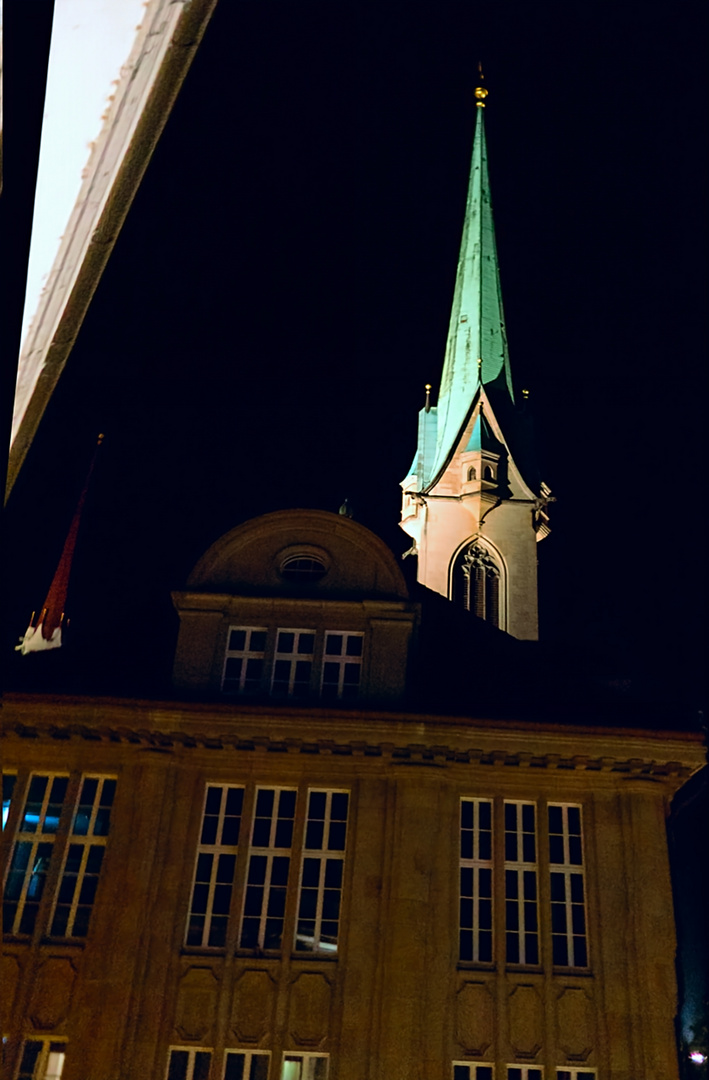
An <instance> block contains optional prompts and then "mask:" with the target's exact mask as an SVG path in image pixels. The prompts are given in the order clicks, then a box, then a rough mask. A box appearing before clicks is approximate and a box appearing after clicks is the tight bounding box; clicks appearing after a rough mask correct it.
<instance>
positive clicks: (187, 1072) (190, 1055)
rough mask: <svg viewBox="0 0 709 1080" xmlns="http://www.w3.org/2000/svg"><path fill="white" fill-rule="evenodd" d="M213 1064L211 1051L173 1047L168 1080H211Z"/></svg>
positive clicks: (169, 1056) (171, 1048) (170, 1054)
mask: <svg viewBox="0 0 709 1080" xmlns="http://www.w3.org/2000/svg"><path fill="white" fill-rule="evenodd" d="M211 1064H212V1051H211V1050H198V1049H195V1048H194V1047H190V1048H187V1047H182V1046H171V1047H170V1051H169V1054H168V1061H167V1074H166V1080H209V1070H210V1067H211Z"/></svg>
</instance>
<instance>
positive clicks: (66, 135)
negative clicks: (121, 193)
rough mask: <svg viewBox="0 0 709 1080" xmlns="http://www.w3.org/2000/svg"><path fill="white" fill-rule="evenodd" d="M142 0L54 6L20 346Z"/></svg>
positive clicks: (86, 0) (73, 0)
mask: <svg viewBox="0 0 709 1080" xmlns="http://www.w3.org/2000/svg"><path fill="white" fill-rule="evenodd" d="M145 6H146V5H145V2H144V0H56V2H55V5H54V22H53V24H52V41H51V47H50V53H49V67H48V71H47V93H46V99H45V105H44V119H43V123H42V140H41V144H40V154H39V172H38V176H37V189H36V192H35V204H34V215H33V220H32V240H31V244H30V255H29V266H28V272H27V288H26V292H25V304H24V314H23V321H22V339H23V341H24V338H25V337H26V334H27V330H28V328H29V324H30V322H31V321H32V317H33V316H34V314H35V311H36V310H37V304H38V302H39V297H40V293H41V291H42V289H43V287H44V285H45V282H46V281H47V277H48V276H49V271H50V270H51V268H52V263H53V262H54V258H55V256H56V254H57V251H58V248H59V244H60V241H61V238H62V234H63V233H64V230H65V228H66V225H67V223H68V221H69V216H70V214H71V211H72V208H73V206H74V203H75V202H76V199H77V196H78V194H79V190H80V188H81V183H82V170H83V168H84V166H85V165H86V163H87V161H88V158H89V154H90V152H91V142H92V140H94V139H95V138H96V136H97V135H98V134H99V131H100V130H101V126H102V124H103V114H104V113H105V111H106V109H107V108H108V105H109V98H110V95H111V94H112V93H113V90H114V89H115V86H114V82H115V80H117V79H118V77H119V75H120V71H121V67H122V66H123V64H124V63H125V62H126V60H127V59H128V55H129V53H130V51H131V48H132V46H133V42H134V40H135V36H136V31H137V28H138V26H139V25H140V23H141V21H142V19H143V16H144V14H145Z"/></svg>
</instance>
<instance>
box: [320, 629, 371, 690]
mask: <svg viewBox="0 0 709 1080" xmlns="http://www.w3.org/2000/svg"><path fill="white" fill-rule="evenodd" d="M363 641H364V634H351V633H346V632H345V631H344V630H343V631H338V632H335V631H333V630H327V631H326V632H325V654H324V656H323V666H322V696H323V697H324V698H328V699H330V700H332V699H333V698H353V697H357V694H358V692H359V680H360V674H361V672H362V643H363Z"/></svg>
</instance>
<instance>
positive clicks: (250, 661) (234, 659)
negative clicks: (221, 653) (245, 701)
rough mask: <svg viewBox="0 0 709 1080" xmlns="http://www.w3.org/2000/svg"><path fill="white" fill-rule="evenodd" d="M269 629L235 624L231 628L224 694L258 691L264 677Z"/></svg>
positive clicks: (223, 685)
mask: <svg viewBox="0 0 709 1080" xmlns="http://www.w3.org/2000/svg"><path fill="white" fill-rule="evenodd" d="M267 636H268V630H267V629H266V628H265V627H263V626H233V627H232V628H231V629H230V630H229V640H228V642H227V651H226V659H225V661H224V677H223V679H222V690H223V691H224V693H225V694H257V693H258V692H259V691H260V689H261V681H262V679H263V662H264V657H265V655H266V639H267Z"/></svg>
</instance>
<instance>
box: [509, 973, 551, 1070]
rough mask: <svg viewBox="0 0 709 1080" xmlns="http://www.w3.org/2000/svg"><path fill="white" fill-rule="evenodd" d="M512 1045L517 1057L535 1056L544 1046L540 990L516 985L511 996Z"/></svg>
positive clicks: (510, 1022)
mask: <svg viewBox="0 0 709 1080" xmlns="http://www.w3.org/2000/svg"><path fill="white" fill-rule="evenodd" d="M509 1024H510V1045H511V1047H512V1049H513V1050H514V1052H515V1054H516V1055H517V1057H521V1058H534V1057H536V1055H537V1054H538V1053H539V1051H540V1050H541V1048H542V1039H543V1027H542V1025H543V1015H542V1001H541V998H540V996H539V991H538V990H537V989H536V988H535V987H534V986H516V987H515V988H514V990H513V991H512V992H511V994H510V996H509Z"/></svg>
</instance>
